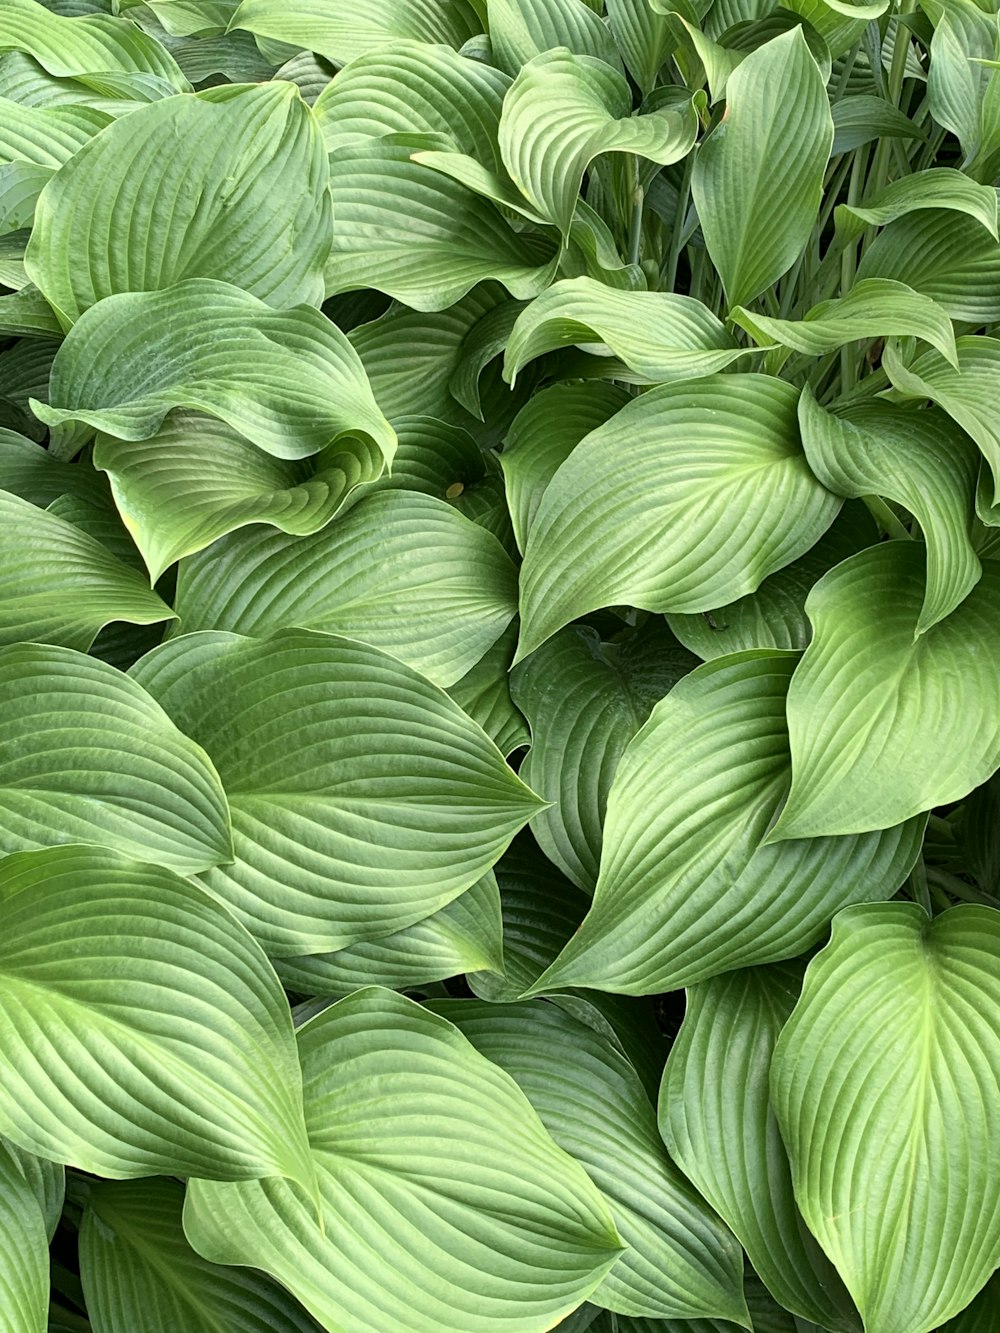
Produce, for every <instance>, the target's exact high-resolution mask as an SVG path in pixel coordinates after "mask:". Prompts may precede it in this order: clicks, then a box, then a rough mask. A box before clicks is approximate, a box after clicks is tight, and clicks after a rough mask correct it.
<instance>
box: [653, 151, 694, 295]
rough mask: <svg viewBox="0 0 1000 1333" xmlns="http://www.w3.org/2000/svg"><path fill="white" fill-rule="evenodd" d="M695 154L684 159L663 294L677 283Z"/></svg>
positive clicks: (689, 154) (662, 272)
mask: <svg viewBox="0 0 1000 1333" xmlns="http://www.w3.org/2000/svg"><path fill="white" fill-rule="evenodd" d="M694 154H695V150H694V149H693V148H692V150H691V152H690V153H688V155H687V157H686V158H685V159H684V174H683V175H682V177H681V188H680V190H679V191H678V194H677V212H676V214H675V216H674V228H673V231H672V232H671V233H670V249H669V250H668V251H667V257H666V259H665V260H664V261H663V268H662V269H661V270H660V291H661V292H672V291H673V290H674V284H675V283H676V281H677V262H678V260H679V259H680V254H681V245H682V243H683V239H684V223H685V221H686V219H687V212H688V204H689V202H690V199H691V172H692V171H693V170H694Z"/></svg>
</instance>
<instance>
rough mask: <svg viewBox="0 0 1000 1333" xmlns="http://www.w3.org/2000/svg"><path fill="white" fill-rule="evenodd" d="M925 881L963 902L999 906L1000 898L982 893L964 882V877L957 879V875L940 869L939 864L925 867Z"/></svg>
mask: <svg viewBox="0 0 1000 1333" xmlns="http://www.w3.org/2000/svg"><path fill="white" fill-rule="evenodd" d="M927 882H928V884H929V885H930V886H931V887H932V888H934V887H937V888H938V889H941V890H943V891H944V892H945V893H948V894H950V895H951V896H952V897H953V898H960V899H961V900H962V901H963V902H967V903H981V904H982V905H983V906H984V907H1000V898H995V897H994V896H993V894H991V893H984V892H983V891H982V889H977V888H976V887H975V886H974V885H973V884H966V882H965V880H964V879H959V877H958V876H957V875H953V874H951V872H950V871H948V870H942V869H940V867H939V866H928V867H927Z"/></svg>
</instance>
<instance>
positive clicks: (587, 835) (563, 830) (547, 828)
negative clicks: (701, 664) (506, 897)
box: [511, 622, 698, 893]
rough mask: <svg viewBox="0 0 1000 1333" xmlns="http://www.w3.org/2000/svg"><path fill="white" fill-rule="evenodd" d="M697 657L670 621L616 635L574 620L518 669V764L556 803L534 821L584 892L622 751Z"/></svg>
mask: <svg viewBox="0 0 1000 1333" xmlns="http://www.w3.org/2000/svg"><path fill="white" fill-rule="evenodd" d="M697 665H698V662H697V659H696V658H695V657H693V656H692V655H691V654H690V653H689V652H687V651H686V650H685V649H684V648H682V647H681V646H680V645H679V644H678V643H677V642H676V641H675V640H674V638H673V636H672V635H671V634H669V633H668V632H667V630H666V629H665V627H664V626H663V624H662V622H660V624H659V625H657V624H656V623H655V622H652V623H650V624H649V625H647V626H645V627H644V628H643V630H642V631H640V632H639V634H638V635H635V636H633V637H631V638H626V639H623V640H622V641H621V642H617V643H615V642H612V643H602V642H601V638H600V635H599V634H598V633H597V632H596V631H595V630H592V629H590V628H588V627H585V626H580V625H572V626H568V627H567V628H566V629H563V630H560V631H559V633H558V634H557V635H556V636H555V637H554V638H552V639H550V640H549V641H548V643H546V644H543V646H542V647H541V648H539V649H538V651H537V652H535V653H533V654H532V655H531V657H530V658H528V660H527V661H526V662H522V663H521V665H520V666H519V667H517V669H516V670H515V672H514V675H513V679H512V682H511V684H512V688H511V693H512V696H513V699H514V702H515V703H516V704H517V706H518V707H519V708H520V709H521V711H522V712H523V713H524V715H525V717H526V718H527V719H528V723H529V725H530V727H531V749H530V751H529V753H528V756H527V758H526V759H525V760H524V762H523V763H522V765H521V768H520V770H519V772H520V775H521V777H523V779H524V781H525V782H527V783H528V785H529V786H530V787H532V788H533V789H534V790H535V791H538V792H540V793H541V794H542V795H545V796H547V797H548V799H549V800H551V801H553V802H554V804H553V805H552V806H551V807H550V808H549V809H548V810H542V811H540V812H539V813H538V814H537V815H536V816H535V817H534V819H533V820H532V821H531V828H532V832H533V833H534V835H535V837H536V838H537V840H538V843H539V845H540V846H541V848H542V850H543V851H544V852H545V854H546V856H548V858H549V859H550V860H551V861H552V862H553V864H554V865H557V866H558V867H559V869H560V870H561V871H562V872H563V874H564V875H566V876H567V877H568V878H569V879H571V880H572V881H573V883H574V884H576V885H577V886H578V887H579V888H581V889H583V890H584V891H585V892H588V893H589V892H592V891H593V888H594V885H595V883H596V882H597V869H598V864H599V862H600V857H601V829H602V826H603V824H604V812H605V808H606V806H607V797H608V789H609V788H610V786H611V783H612V780H613V778H614V775H615V769H616V768H617V766H618V761H619V759H620V758H621V755H622V752H623V751H624V750H625V747H626V746H627V745H628V743H629V741H630V740H631V739H632V737H633V736H634V735H635V733H636V732H637V731H638V730H639V728H640V727H641V726H642V724H643V723H644V722H645V721H646V718H647V717H648V716H649V713H650V711H651V709H652V707H653V705H654V704H655V703H658V702H659V701H660V699H662V698H663V697H664V695H666V694H667V693H668V692H669V690H671V689H672V688H673V686H674V685H676V683H677V681H678V680H680V678H681V677H682V676H683V675H685V674H686V673H687V672H688V671H690V670H691V669H692V668H693V667H695V666H697Z"/></svg>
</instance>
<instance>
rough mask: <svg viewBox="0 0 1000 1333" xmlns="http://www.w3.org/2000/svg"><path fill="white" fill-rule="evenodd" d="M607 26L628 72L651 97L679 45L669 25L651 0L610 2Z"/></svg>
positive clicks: (615, 0) (609, 0) (613, 0)
mask: <svg viewBox="0 0 1000 1333" xmlns="http://www.w3.org/2000/svg"><path fill="white" fill-rule="evenodd" d="M607 9H608V23H609V25H610V27H611V31H612V33H613V34H614V38H615V41H616V43H617V44H618V49H619V50H620V51H621V53H622V59H623V60H624V61H625V64H626V65H627V66H628V72H629V73H630V74H631V75H632V77H633V79H635V81H636V83H637V84H638V85H639V88H640V89H641V91H642V92H643V93H649V92H651V91H652V89H653V85H654V84H655V82H656V76H657V74H659V72H660V70H661V68H662V67H663V64H664V61H665V60H666V58H667V56H668V55H669V54H670V52H671V51H672V50H673V49H674V46H675V45H676V40H675V38H674V35H673V32H672V30H671V28H670V24H669V23H668V22H667V19H666V17H665V16H664V15H663V14H658V13H657V12H656V11H655V10H654V9H653V8H652V6H651V5H650V4H649V2H648V0H608V4H607Z"/></svg>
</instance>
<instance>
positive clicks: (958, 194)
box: [834, 167, 997, 240]
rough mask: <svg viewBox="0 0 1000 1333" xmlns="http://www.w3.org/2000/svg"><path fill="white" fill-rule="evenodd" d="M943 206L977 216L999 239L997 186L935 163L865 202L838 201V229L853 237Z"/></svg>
mask: <svg viewBox="0 0 1000 1333" xmlns="http://www.w3.org/2000/svg"><path fill="white" fill-rule="evenodd" d="M942 209H943V210H947V211H949V212H952V213H963V214H965V215H966V216H967V217H970V218H974V219H975V220H976V221H977V222H979V223H980V224H981V225H982V226H984V227H985V228H986V230H987V231H988V232H989V233H990V235H991V236H992V237H993V239H994V240H996V239H997V192H996V190H994V189H993V188H992V187H991V186H989V185H978V184H977V183H976V182H975V181H973V180H970V179H969V177H968V176H966V175H965V173H964V172H962V171H955V170H954V169H953V168H952V167H933V168H931V169H930V170H928V171H916V172H914V173H913V175H912V176H903V177H901V178H900V179H899V180H896V181H893V182H892V183H891V185H887V186H886V187H885V189H884V190H881V191H880V192H879V193H878V194H877V195H876V196H875V197H874V199H870V200H869V201H868V202H867V203H865V204H838V205H837V207H836V209H835V210H834V217H835V218H836V220H837V231H838V232H839V233H840V234H841V235H842V236H844V237H845V238H848V239H850V238H851V237H854V236H860V235H861V233H862V232H863V231H864V229H865V227H870V226H875V227H884V226H886V225H887V224H888V223H890V222H895V221H896V219H897V218H901V217H906V216H908V215H910V214H912V213H919V212H922V211H924V210H942ZM953 220H954V219H953Z"/></svg>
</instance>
